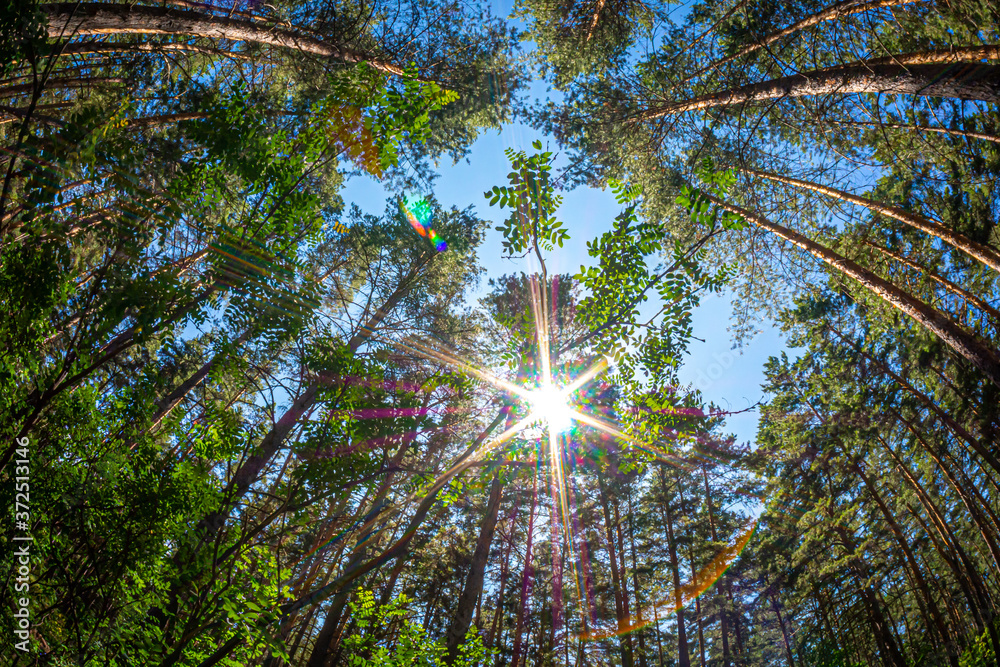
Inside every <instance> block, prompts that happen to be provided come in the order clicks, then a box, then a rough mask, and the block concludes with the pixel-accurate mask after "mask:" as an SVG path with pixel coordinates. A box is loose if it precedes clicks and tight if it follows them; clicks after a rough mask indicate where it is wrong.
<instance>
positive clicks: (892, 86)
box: [636, 47, 1000, 121]
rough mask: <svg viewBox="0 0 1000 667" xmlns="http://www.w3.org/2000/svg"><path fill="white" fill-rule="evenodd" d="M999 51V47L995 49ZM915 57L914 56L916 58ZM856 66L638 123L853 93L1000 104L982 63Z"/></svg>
mask: <svg viewBox="0 0 1000 667" xmlns="http://www.w3.org/2000/svg"><path fill="white" fill-rule="evenodd" d="M993 48H995V47H993ZM911 55H912V54H911ZM902 57H903V56H896V57H895V58H892V59H879V60H888V61H889V62H891V63H893V64H872V63H871V62H854V63H849V64H847V65H840V66H838V67H828V68H825V69H819V70H813V71H810V72H802V73H800V74H793V75H791V76H783V77H781V78H778V79H771V80H770V81H762V82H761V83H754V84H750V85H747V86H742V87H740V88H734V89H732V90H724V91H721V92H717V93H712V94H710V95H704V96H702V97H696V98H694V99H690V100H684V101H681V102H675V103H674V104H668V105H666V106H664V107H660V108H658V109H650V110H649V111H646V112H645V113H641V114H639V115H638V116H637V118H636V120H640V121H642V120H653V119H656V118H662V117H664V116H671V115H674V114H678V113H683V112H685V111H697V110H699V109H713V108H716V107H726V106H733V105H736V104H747V103H750V102H760V101H763V100H773V99H783V98H787V97H808V96H811V95H828V94H831V93H832V94H837V95H845V94H851V93H892V94H895V95H919V96H924V97H948V98H954V99H959V100H979V101H982V102H994V103H995V102H1000V66H997V65H983V64H981V63H977V62H970V63H962V64H960V65H958V66H956V64H955V63H940V64H934V65H899V64H895V63H897V62H899V59H900V58H902Z"/></svg>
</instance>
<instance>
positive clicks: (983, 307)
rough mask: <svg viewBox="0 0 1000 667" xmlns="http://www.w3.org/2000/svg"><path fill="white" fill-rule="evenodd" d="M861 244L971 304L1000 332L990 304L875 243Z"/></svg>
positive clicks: (997, 312) (998, 312)
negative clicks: (916, 272) (991, 319)
mask: <svg viewBox="0 0 1000 667" xmlns="http://www.w3.org/2000/svg"><path fill="white" fill-rule="evenodd" d="M862 243H864V244H865V245H866V246H868V247H869V248H874V249H875V250H878V251H879V252H880V253H882V254H883V255H885V256H887V257H891V258H892V259H894V260H896V261H897V262H899V263H900V264H903V265H904V266H908V267H909V268H911V269H913V270H914V271H919V272H920V273H923V274H924V275H925V276H927V277H928V278H930V279H931V280H933V281H934V282H936V283H937V284H938V285H941V286H942V287H944V288H945V289H946V290H948V291H949V292H951V293H952V294H955V295H957V296H959V297H961V298H962V299H964V300H965V301H966V302H968V303H971V304H972V305H973V306H975V307H976V308H978V309H979V310H980V311H982V312H984V313H986V314H988V315H990V316H991V317H992V318H993V320H994V328H995V329H997V331H1000V310H997V309H996V308H994V307H993V306H991V305H990V304H988V303H986V302H985V301H984V300H982V299H980V298H979V297H978V296H976V295H975V294H973V293H972V292H969V291H968V290H966V289H964V288H962V287H959V286H958V285H956V284H955V283H953V282H951V281H950V280H948V279H947V278H942V277H941V276H939V275H938V274H937V273H935V272H934V271H932V270H930V269H928V268H926V267H923V266H921V265H919V264H917V263H916V262H913V261H911V260H909V259H907V258H905V257H903V256H902V255H900V254H898V253H895V252H893V251H891V250H889V249H888V248H883V247H882V246H880V245H878V244H877V243H872V242H871V241H862Z"/></svg>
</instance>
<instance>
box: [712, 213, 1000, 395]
mask: <svg viewBox="0 0 1000 667" xmlns="http://www.w3.org/2000/svg"><path fill="white" fill-rule="evenodd" d="M703 194H704V196H705V197H706V198H707V199H708V200H709V201H711V202H713V203H714V204H716V205H718V206H720V207H722V208H724V209H725V210H727V211H729V212H731V213H735V214H736V215H740V216H743V217H744V218H745V219H746V220H748V221H750V222H752V223H753V224H755V225H757V226H758V227H760V228H761V229H766V230H767V231H769V232H771V233H773V234H775V235H776V236H778V237H780V238H782V239H784V240H786V241H789V242H790V243H793V244H795V245H797V246H798V247H800V248H802V249H803V250H805V251H806V252H808V253H809V254H811V255H813V256H814V257H818V258H819V259H821V260H823V261H824V262H826V263H827V264H829V265H830V266H832V267H834V268H835V269H837V270H838V271H840V272H841V273H843V274H844V275H845V276H848V277H850V278H853V279H854V280H857V281H858V282H859V283H860V284H861V286H862V287H864V288H865V289H867V290H868V291H870V292H871V293H872V294H875V295H876V296H878V297H879V298H881V299H882V300H883V301H885V302H886V303H888V304H890V305H892V306H893V307H895V308H896V309H898V310H899V311H901V312H902V313H904V314H906V315H908V316H909V317H910V318H912V319H914V320H915V321H917V322H919V323H920V324H922V325H924V326H925V327H927V328H928V329H929V330H930V331H931V332H933V333H934V334H935V335H936V336H937V337H938V338H940V339H941V340H942V341H943V342H944V343H946V344H947V345H948V346H949V347H951V348H952V349H953V350H955V352H957V353H958V354H959V355H961V356H962V357H963V358H964V359H966V360H968V361H969V362H970V363H971V364H973V365H974V366H975V367H976V368H978V369H979V370H980V371H982V372H983V374H984V375H985V376H986V377H987V378H989V380H990V381H991V382H993V384H995V385H997V386H998V387H1000V360H998V359H997V357H996V355H994V353H993V352H992V350H990V349H989V348H987V347H985V346H984V345H983V344H982V343H981V342H980V341H979V339H978V338H976V337H975V336H973V335H972V334H970V333H969V332H967V331H965V330H964V329H962V328H961V327H960V326H958V325H957V324H956V323H955V322H953V321H952V320H951V319H949V318H948V317H946V316H945V315H944V314H942V313H941V312H939V311H938V310H936V309H934V308H932V307H930V306H928V305H927V304H925V303H924V302H922V301H920V300H918V299H915V298H913V297H912V296H911V295H910V294H908V293H906V292H904V291H903V290H901V289H899V288H898V287H896V286H895V285H893V284H892V283H890V282H888V281H886V280H883V279H882V278H880V277H879V276H877V275H875V274H874V273H872V272H871V271H869V270H868V269H866V268H864V267H862V266H860V265H858V264H857V263H856V262H854V261H852V260H849V259H847V258H846V257H842V256H841V255H839V254H838V253H836V252H834V251H833V250H830V249H829V248H827V247H825V246H823V245H820V244H819V243H816V242H815V241H812V240H811V239H809V238H807V237H806V236H803V235H802V234H800V233H798V232H796V231H794V230H792V229H789V228H787V227H783V226H781V225H778V224H775V223H773V222H771V221H770V220H768V219H767V218H764V217H763V216H759V215H756V214H755V213H751V212H750V211H747V210H746V209H743V208H740V207H739V206H734V205H732V204H727V203H726V202H724V201H722V200H721V199H719V198H717V197H715V196H713V195H710V194H708V193H703Z"/></svg>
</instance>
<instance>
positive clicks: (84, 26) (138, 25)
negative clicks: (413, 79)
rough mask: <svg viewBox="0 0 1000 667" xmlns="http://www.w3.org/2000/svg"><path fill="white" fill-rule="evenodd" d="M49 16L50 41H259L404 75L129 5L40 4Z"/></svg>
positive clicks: (347, 53) (349, 54)
mask: <svg viewBox="0 0 1000 667" xmlns="http://www.w3.org/2000/svg"><path fill="white" fill-rule="evenodd" d="M39 8H40V9H41V11H42V12H44V13H45V14H46V15H47V16H48V20H49V26H48V36H49V38H50V39H65V38H69V37H74V36H77V35H144V34H145V35H149V34H152V35H189V36H192V37H206V38H209V39H227V40H230V41H234V42H255V43H258V44H268V45H270V46H277V47H280V48H285V49H291V50H293V51H299V52H302V53H309V54H312V55H317V56H323V57H325V58H332V59H334V60H341V61H343V62H349V63H360V62H367V63H368V64H369V65H371V66H372V67H374V68H375V69H377V70H379V71H382V72H385V73H387V74H396V75H400V74H402V73H403V70H402V69H401V68H399V67H396V66H395V65H390V64H388V63H384V62H379V61H375V60H371V59H369V58H368V57H366V56H365V55H364V54H361V53H359V52H357V51H355V50H353V49H351V48H348V47H344V46H339V45H335V44H330V43H328V42H324V41H321V40H319V39H316V38H315V37H311V36H309V35H305V34H299V33H296V32H293V31H291V30H286V29H283V28H275V27H271V26H266V25H261V24H258V23H252V22H250V21H241V20H237V19H231V18H225V17H222V16H217V15H214V14H205V13H202V12H193V11H186V10H178V9H174V8H170V7H144V6H139V5H125V4H101V3H84V4H77V3H69V2H65V3H55V4H48V5H40V7H39Z"/></svg>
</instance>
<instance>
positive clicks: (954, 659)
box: [852, 463, 958, 667]
mask: <svg viewBox="0 0 1000 667" xmlns="http://www.w3.org/2000/svg"><path fill="white" fill-rule="evenodd" d="M852 470H853V471H854V472H855V474H857V475H858V477H860V478H861V481H862V482H864V485H865V487H866V488H867V489H868V492H869V493H870V494H871V496H872V499H873V500H874V501H875V504H876V505H877V506H878V508H879V511H881V512H882V516H883V517H884V518H885V521H886V523H887V524H888V526H889V530H890V531H891V532H892V535H893V537H895V538H896V543H897V544H898V545H899V548H900V550H901V551H902V552H903V557H904V560H905V561H906V564H907V565H908V566H909V568H910V573H911V576H912V580H913V582H914V584H915V586H916V588H917V590H918V591H919V592H920V595H918V596H917V601H918V603H919V606H920V611H921V613H922V614H923V615H924V617H925V622H928V621H930V619H931V618H932V619H933V625H932V626H931V623H929V622H928V625H929V626H931V627H934V628H936V629H937V632H938V634H939V636H940V637H941V640H942V641H943V642H944V643H945V645H947V646H951V644H952V641H951V634H950V633H949V631H948V625H947V624H946V623H945V621H944V617H943V616H942V615H941V610H940V609H939V608H938V606H937V603H936V602H935V600H934V596H933V595H932V594H931V590H930V587H929V586H928V585H927V580H926V579H925V578H924V574H923V571H922V570H921V569H920V566H919V565H918V564H917V559H916V558H914V556H913V551H912V550H911V549H910V545H909V542H908V541H907V539H906V536H905V535H904V534H903V530H902V528H900V526H899V523H898V522H897V521H896V517H895V515H894V514H893V512H892V511H891V510H890V509H889V506H888V505H886V503H885V500H883V499H882V496H881V495H880V494H879V492H878V487H877V486H876V485H875V484H873V483H872V481H871V479H870V478H869V477H868V475H866V474H865V472H864V470H862V468H861V465H860V463H855V464H854V467H853V468H852ZM928 617H929V618H928ZM948 661H949V663H950V664H951V665H952V667H958V656H957V655H955V653H954V652H953V651H951V650H949V651H948Z"/></svg>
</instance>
